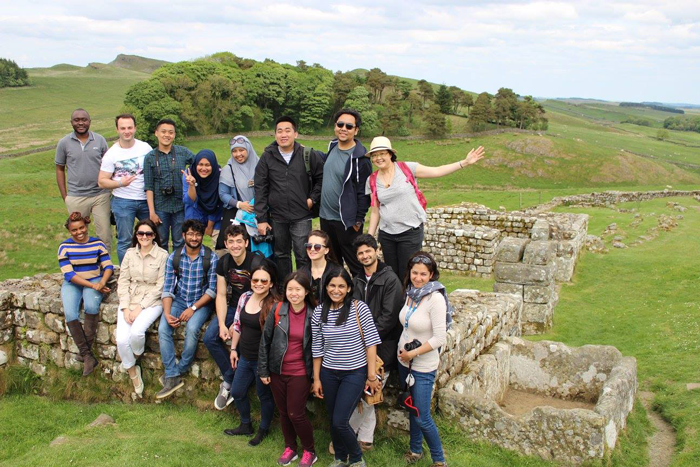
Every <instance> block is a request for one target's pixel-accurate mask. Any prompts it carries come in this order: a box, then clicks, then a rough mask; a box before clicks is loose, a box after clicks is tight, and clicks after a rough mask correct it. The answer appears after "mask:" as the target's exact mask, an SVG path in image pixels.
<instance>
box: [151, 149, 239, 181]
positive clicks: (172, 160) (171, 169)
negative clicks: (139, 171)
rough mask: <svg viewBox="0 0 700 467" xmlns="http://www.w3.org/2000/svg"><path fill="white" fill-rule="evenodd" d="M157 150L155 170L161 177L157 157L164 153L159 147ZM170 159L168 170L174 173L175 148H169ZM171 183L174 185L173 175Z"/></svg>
mask: <svg viewBox="0 0 700 467" xmlns="http://www.w3.org/2000/svg"><path fill="white" fill-rule="evenodd" d="M157 151H158V153H156V170H157V171H158V178H163V175H162V174H161V172H160V162H159V159H160V154H163V155H164V156H165V155H166V154H165V153H163V152H160V149H158V150H157ZM166 157H167V156H166ZM170 159H171V162H170V172H171V173H173V174H174V173H175V148H170ZM166 160H167V159H166ZM231 171H232V172H233V169H231ZM172 184H173V186H174V185H175V177H173V180H172Z"/></svg>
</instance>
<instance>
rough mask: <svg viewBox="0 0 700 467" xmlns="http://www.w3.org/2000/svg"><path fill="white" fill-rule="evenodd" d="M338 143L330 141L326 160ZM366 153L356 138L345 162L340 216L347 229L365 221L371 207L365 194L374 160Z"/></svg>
mask: <svg viewBox="0 0 700 467" xmlns="http://www.w3.org/2000/svg"><path fill="white" fill-rule="evenodd" d="M337 145H338V140H337V139H334V140H333V141H331V142H330V144H329V145H328V152H327V153H326V156H325V157H324V158H323V160H324V161H325V160H326V159H328V155H329V154H330V153H331V151H332V150H333V148H334V147H336V146H337ZM365 154H367V149H366V148H365V147H364V146H363V145H362V143H360V141H359V140H357V139H356V140H355V149H353V151H352V157H350V159H348V162H347V163H346V164H345V171H344V172H343V180H344V182H343V189H342V191H341V192H340V200H339V201H340V218H341V220H342V222H343V226H344V227H345V229H346V230H347V229H349V228H351V227H352V226H354V225H355V224H356V223H357V222H360V223H364V221H365V215H366V214H367V210H368V209H369V204H370V196H369V195H366V194H365V182H366V181H367V177H369V176H370V174H371V173H372V162H370V160H369V159H368V158H367V157H365ZM319 193H320V191H319Z"/></svg>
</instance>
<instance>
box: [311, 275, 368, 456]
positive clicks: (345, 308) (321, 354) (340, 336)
mask: <svg viewBox="0 0 700 467" xmlns="http://www.w3.org/2000/svg"><path fill="white" fill-rule="evenodd" d="M323 288H324V289H325V291H326V296H325V297H324V300H323V303H322V304H320V305H319V306H317V307H316V309H315V310H314V313H313V315H312V317H311V336H312V339H311V340H312V344H311V348H312V354H313V357H314V384H313V392H314V395H315V396H316V397H319V398H321V399H325V401H326V409H327V412H328V418H329V421H330V424H331V439H332V440H333V447H334V450H335V460H334V461H333V463H332V464H330V467H340V466H346V465H347V466H348V467H364V466H365V465H366V464H365V461H364V459H362V450H361V449H360V446H359V444H358V443H357V438H356V436H355V433H354V431H353V430H352V428H351V427H350V415H352V412H353V410H354V409H355V407H356V406H357V404H358V402H359V401H360V397H362V392H363V390H364V391H367V392H370V393H371V394H374V392H375V391H377V390H379V389H380V388H381V382H380V381H379V379H378V378H377V372H376V368H375V361H376V356H377V345H378V344H380V343H381V339H380V338H379V334H378V333H377V328H376V327H375V325H374V319H373V318H372V313H371V312H370V310H369V308H367V305H366V304H365V303H364V302H362V301H360V300H353V299H352V293H351V290H352V279H351V278H350V274H348V272H347V271H346V270H345V269H342V268H338V269H336V270H334V271H333V273H332V274H329V275H328V276H327V277H325V278H324V281H323Z"/></svg>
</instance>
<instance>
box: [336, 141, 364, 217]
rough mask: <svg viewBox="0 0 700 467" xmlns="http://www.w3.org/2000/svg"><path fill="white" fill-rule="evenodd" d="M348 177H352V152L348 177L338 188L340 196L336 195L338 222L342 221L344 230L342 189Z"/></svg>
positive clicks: (343, 189)
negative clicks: (340, 187)
mask: <svg viewBox="0 0 700 467" xmlns="http://www.w3.org/2000/svg"><path fill="white" fill-rule="evenodd" d="M338 151H340V148H338ZM354 152H355V150H354V149H353V153H354ZM358 170H359V167H358ZM350 177H352V154H350V172H348V178H346V179H345V181H344V182H343V187H342V189H341V190H340V196H339V197H338V210H339V211H340V222H342V223H343V227H345V230H347V228H348V226H347V225H345V220H344V219H343V191H345V184H346V183H347V182H348V180H350Z"/></svg>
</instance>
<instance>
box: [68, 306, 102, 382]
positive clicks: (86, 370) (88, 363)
mask: <svg viewBox="0 0 700 467" xmlns="http://www.w3.org/2000/svg"><path fill="white" fill-rule="evenodd" d="M67 325H68V329H70V334H71V336H73V340H74V341H75V345H77V346H78V350H80V355H81V356H82V357H83V376H87V375H89V374H90V373H92V372H93V370H94V369H95V368H96V367H97V365H98V362H97V359H96V358H95V357H94V356H93V355H92V351H91V350H90V347H88V344H87V338H86V337H85V332H84V331H83V326H82V325H81V324H80V321H78V320H77V319H76V320H75V321H71V322H70V323H67Z"/></svg>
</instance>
